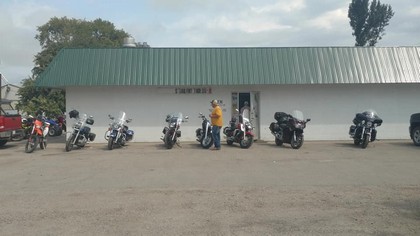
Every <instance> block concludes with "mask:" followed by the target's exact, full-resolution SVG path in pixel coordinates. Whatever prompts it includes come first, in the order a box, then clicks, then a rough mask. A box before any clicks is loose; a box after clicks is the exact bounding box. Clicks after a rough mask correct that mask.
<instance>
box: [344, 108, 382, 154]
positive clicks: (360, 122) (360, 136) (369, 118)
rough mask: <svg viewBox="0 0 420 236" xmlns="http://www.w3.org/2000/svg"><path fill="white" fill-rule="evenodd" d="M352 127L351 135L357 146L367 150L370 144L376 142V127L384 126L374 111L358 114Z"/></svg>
mask: <svg viewBox="0 0 420 236" xmlns="http://www.w3.org/2000/svg"><path fill="white" fill-rule="evenodd" d="M353 124H354V125H351V126H350V130H349V134H350V137H351V138H352V139H353V140H354V144H355V145H360V146H361V147H362V148H366V147H367V146H368V144H369V142H373V141H375V140H376V127H378V126H380V125H381V124H382V119H381V118H379V116H378V114H377V113H376V112H375V111H374V110H366V111H364V112H362V113H356V117H355V118H354V119H353Z"/></svg>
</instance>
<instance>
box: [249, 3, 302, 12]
mask: <svg viewBox="0 0 420 236" xmlns="http://www.w3.org/2000/svg"><path fill="white" fill-rule="evenodd" d="M305 7H306V4H305V1H304V0H294V1H287V0H286V1H285V0H282V1H277V2H275V3H274V4H268V5H264V6H258V7H251V10H253V11H255V12H257V13H273V12H274V13H278V12H293V11H297V10H301V9H303V8H305Z"/></svg>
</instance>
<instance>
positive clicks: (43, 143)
mask: <svg viewBox="0 0 420 236" xmlns="http://www.w3.org/2000/svg"><path fill="white" fill-rule="evenodd" d="M39 141H40V142H39V147H40V148H41V149H46V148H47V138H46V137H45V138H42V139H40V140H39Z"/></svg>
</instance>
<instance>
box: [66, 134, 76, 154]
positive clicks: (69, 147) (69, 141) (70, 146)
mask: <svg viewBox="0 0 420 236" xmlns="http://www.w3.org/2000/svg"><path fill="white" fill-rule="evenodd" d="M74 139H75V135H72V136H70V138H69V139H67V142H66V152H70V151H71V150H72V149H73V142H74Z"/></svg>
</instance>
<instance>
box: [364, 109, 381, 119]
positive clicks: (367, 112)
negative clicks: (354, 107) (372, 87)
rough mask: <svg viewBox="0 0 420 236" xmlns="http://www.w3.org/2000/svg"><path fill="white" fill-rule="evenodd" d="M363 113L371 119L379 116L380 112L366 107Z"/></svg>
mask: <svg viewBox="0 0 420 236" xmlns="http://www.w3.org/2000/svg"><path fill="white" fill-rule="evenodd" d="M362 114H363V115H365V116H366V117H367V118H369V119H375V118H378V113H376V111H375V110H372V109H366V110H365V111H364V112H362Z"/></svg>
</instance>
